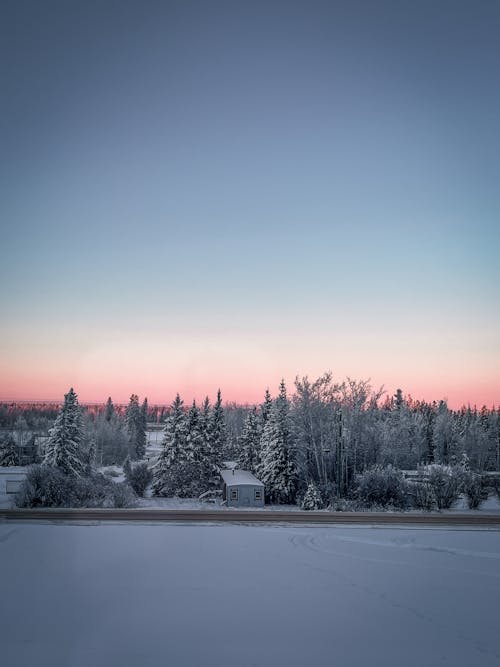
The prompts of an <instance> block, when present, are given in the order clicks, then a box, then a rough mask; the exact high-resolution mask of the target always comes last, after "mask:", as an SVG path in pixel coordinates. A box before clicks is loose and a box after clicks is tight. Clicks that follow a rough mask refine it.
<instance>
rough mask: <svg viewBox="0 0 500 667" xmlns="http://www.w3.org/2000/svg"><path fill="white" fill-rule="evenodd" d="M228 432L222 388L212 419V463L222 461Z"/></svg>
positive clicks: (218, 393)
mask: <svg viewBox="0 0 500 667" xmlns="http://www.w3.org/2000/svg"><path fill="white" fill-rule="evenodd" d="M226 442H227V434H226V421H225V417H224V408H223V407H222V396H221V391H220V389H219V390H218V391H217V400H216V401H215V405H214V408H213V410H212V418H211V420H210V448H211V452H210V457H211V460H212V464H213V465H214V466H218V465H220V464H221V463H222V457H223V455H224V450H225V448H226Z"/></svg>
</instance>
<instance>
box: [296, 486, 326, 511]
mask: <svg viewBox="0 0 500 667" xmlns="http://www.w3.org/2000/svg"><path fill="white" fill-rule="evenodd" d="M301 507H302V509H303V510H319V509H321V508H322V507H323V500H322V499H321V494H320V492H319V490H318V487H317V486H316V484H315V483H314V482H309V485H308V487H307V491H306V493H305V495H304V498H303V499H302V503H301Z"/></svg>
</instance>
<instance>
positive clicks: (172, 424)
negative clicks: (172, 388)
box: [153, 394, 187, 496]
mask: <svg viewBox="0 0 500 667" xmlns="http://www.w3.org/2000/svg"><path fill="white" fill-rule="evenodd" d="M186 436H187V429H186V415H185V414H184V409H183V401H182V399H181V397H180V396H179V394H177V396H176V397H175V400H174V402H173V403H172V412H171V414H170V416H169V417H167V420H166V422H165V431H164V436H163V442H162V451H161V453H160V456H159V457H158V461H157V463H156V465H155V466H154V469H153V493H154V494H155V495H157V496H168V495H170V494H171V491H172V474H171V469H172V468H173V466H174V464H176V463H183V462H184V461H185V460H186Z"/></svg>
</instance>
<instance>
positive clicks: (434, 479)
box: [424, 463, 464, 510]
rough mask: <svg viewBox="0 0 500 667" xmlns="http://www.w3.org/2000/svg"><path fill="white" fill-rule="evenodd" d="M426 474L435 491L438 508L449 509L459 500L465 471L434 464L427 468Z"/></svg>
mask: <svg viewBox="0 0 500 667" xmlns="http://www.w3.org/2000/svg"><path fill="white" fill-rule="evenodd" d="M424 472H425V473H426V474H427V475H428V479H429V484H430V485H431V486H432V488H433V490H434V494H435V496H436V504H437V506H438V508H439V509H440V510H443V509H449V508H450V507H451V506H452V505H453V503H454V502H456V501H457V500H458V498H459V495H460V489H461V486H462V478H463V475H464V472H463V470H462V469H461V468H460V467H458V466H447V465H443V464H441V463H434V464H432V465H429V466H426V467H425V468H424Z"/></svg>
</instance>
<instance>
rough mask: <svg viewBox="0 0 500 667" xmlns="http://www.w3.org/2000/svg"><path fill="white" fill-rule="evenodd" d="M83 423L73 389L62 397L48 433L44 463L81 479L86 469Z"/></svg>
mask: <svg viewBox="0 0 500 667" xmlns="http://www.w3.org/2000/svg"><path fill="white" fill-rule="evenodd" d="M82 442H83V423H82V414H81V410H80V406H79V405H78V397H77V395H76V394H75V392H74V390H73V388H71V389H70V390H69V392H68V393H67V394H65V396H64V403H63V406H62V408H61V411H60V412H59V414H58V416H57V418H56V421H55V424H54V426H53V427H52V429H51V430H50V432H49V440H48V442H47V445H46V453H45V459H44V463H45V464H46V465H50V466H54V467H56V468H60V469H61V470H62V471H63V472H64V473H65V474H67V475H74V476H75V477H81V476H83V475H85V472H86V468H87V460H86V459H87V456H86V453H85V452H84V451H83V448H82Z"/></svg>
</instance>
